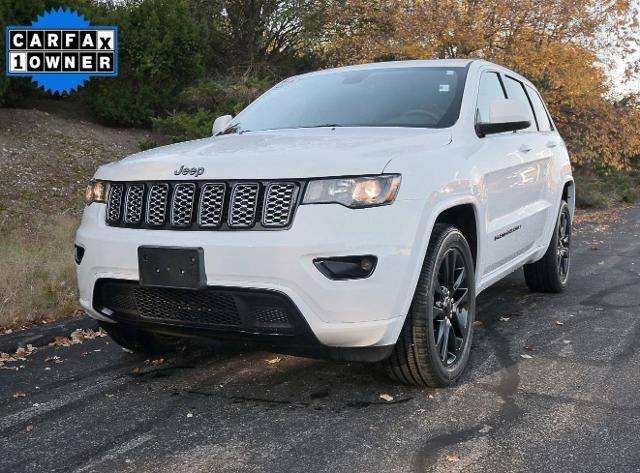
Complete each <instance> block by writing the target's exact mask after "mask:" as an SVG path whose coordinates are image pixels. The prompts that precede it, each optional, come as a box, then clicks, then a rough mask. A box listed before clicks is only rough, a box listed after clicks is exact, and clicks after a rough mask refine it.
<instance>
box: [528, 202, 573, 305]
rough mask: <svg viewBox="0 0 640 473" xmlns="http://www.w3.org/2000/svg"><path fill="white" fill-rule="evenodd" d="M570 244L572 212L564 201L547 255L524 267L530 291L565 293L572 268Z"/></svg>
mask: <svg viewBox="0 0 640 473" xmlns="http://www.w3.org/2000/svg"><path fill="white" fill-rule="evenodd" d="M570 244H571V212H570V211H569V206H568V205H567V203H566V202H565V201H564V200H563V201H562V204H561V205H560V212H558V219H557V220H556V225H555V229H554V231H553V236H552V237H551V242H550V243H549V247H548V248H547V251H546V253H545V254H544V256H543V257H542V258H541V259H540V260H538V261H536V262H535V263H531V264H525V265H524V279H525V281H526V282H527V286H529V289H531V290H532V291H535V292H555V293H559V292H562V291H564V289H565V287H566V286H567V281H568V280H569V269H570V266H571V257H570V251H569V249H570Z"/></svg>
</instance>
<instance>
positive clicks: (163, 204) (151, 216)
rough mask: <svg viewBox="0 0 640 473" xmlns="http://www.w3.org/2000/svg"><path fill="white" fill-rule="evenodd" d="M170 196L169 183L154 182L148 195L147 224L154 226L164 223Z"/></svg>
mask: <svg viewBox="0 0 640 473" xmlns="http://www.w3.org/2000/svg"><path fill="white" fill-rule="evenodd" d="M168 196H169V186H168V185H167V184H154V185H152V186H151V188H150V189H149V196H148V197H147V215H146V222H147V225H151V226H154V227H157V226H158V225H164V222H165V217H166V216H165V212H166V209H167V197H168Z"/></svg>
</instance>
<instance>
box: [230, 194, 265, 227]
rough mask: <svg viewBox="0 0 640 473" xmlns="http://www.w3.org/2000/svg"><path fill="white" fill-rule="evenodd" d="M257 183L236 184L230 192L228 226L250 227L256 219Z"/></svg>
mask: <svg viewBox="0 0 640 473" xmlns="http://www.w3.org/2000/svg"><path fill="white" fill-rule="evenodd" d="M258 190H259V187H258V184H236V185H235V186H234V187H233V194H231V208H230V210H229V226H231V227H244V228H247V227H250V226H251V225H253V222H255V220H256V207H257V205H258Z"/></svg>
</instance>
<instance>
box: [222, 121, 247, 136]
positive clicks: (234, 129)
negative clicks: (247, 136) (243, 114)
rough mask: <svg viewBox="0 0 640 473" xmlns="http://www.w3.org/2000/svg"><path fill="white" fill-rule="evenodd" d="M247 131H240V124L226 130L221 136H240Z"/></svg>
mask: <svg viewBox="0 0 640 473" xmlns="http://www.w3.org/2000/svg"><path fill="white" fill-rule="evenodd" d="M245 131H247V130H240V124H239V123H236V124H235V125H231V126H230V127H229V128H227V129H226V130H224V131H223V132H222V133H220V135H231V134H233V133H237V134H239V135H241V134H243V133H244V132H245Z"/></svg>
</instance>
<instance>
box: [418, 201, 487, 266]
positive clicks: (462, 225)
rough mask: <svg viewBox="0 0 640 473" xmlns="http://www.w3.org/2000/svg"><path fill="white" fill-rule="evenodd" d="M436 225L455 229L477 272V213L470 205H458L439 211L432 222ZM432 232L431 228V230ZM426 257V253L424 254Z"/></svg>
mask: <svg viewBox="0 0 640 473" xmlns="http://www.w3.org/2000/svg"><path fill="white" fill-rule="evenodd" d="M437 223H448V224H450V225H453V226H454V227H456V228H457V229H458V230H460V232H461V233H462V234H463V235H464V237H465V238H466V240H467V243H469V248H470V249H471V255H472V256H473V266H474V269H475V270H476V271H475V272H476V273H477V270H478V212H477V211H476V208H475V206H474V205H473V204H472V203H460V204H456V205H453V206H451V207H447V208H445V209H443V210H441V211H440V213H439V214H438V215H437V217H436V219H435V220H434V223H433V225H436V224H437ZM431 231H433V226H432V230H431ZM425 256H426V253H425Z"/></svg>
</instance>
